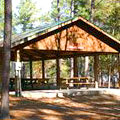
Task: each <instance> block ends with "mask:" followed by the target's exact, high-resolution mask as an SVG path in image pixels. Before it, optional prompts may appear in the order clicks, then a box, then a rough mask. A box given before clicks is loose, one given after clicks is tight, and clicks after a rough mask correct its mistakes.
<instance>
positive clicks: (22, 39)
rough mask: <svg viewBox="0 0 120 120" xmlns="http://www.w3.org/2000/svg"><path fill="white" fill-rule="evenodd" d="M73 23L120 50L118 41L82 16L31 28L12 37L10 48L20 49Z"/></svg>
mask: <svg viewBox="0 0 120 120" xmlns="http://www.w3.org/2000/svg"><path fill="white" fill-rule="evenodd" d="M73 25H77V26H78V27H80V28H82V29H83V30H85V31H86V32H88V33H90V34H91V35H93V36H94V37H96V38H97V39H99V40H101V41H102V42H104V43H105V44H107V45H109V46H110V47H112V48H113V49H115V50H117V51H118V52H120V41H118V40H117V39H115V38H114V37H112V36H110V35H109V34H107V33H106V32H104V31H103V30H101V29H100V28H98V27H97V26H95V25H93V24H92V23H90V22H89V21H87V20H85V19H83V18H82V17H77V18H75V19H70V20H67V21H65V22H59V23H56V24H52V25H47V26H46V27H43V28H37V29H33V30H32V31H30V32H28V33H24V34H22V35H19V36H16V37H14V39H13V41H12V49H20V48H23V47H25V46H27V45H30V44H32V43H35V42H37V41H39V40H41V39H44V38H46V37H49V36H51V35H54V34H56V33H58V32H61V31H63V30H65V29H67V28H69V27H71V26H73Z"/></svg>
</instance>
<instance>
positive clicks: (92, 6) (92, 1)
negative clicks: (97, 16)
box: [90, 0, 95, 22]
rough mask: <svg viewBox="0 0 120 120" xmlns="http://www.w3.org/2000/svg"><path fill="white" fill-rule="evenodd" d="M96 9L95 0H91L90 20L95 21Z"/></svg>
mask: <svg viewBox="0 0 120 120" xmlns="http://www.w3.org/2000/svg"><path fill="white" fill-rule="evenodd" d="M94 9H95V0H91V9H90V21H91V22H93V17H94V15H93V13H94Z"/></svg>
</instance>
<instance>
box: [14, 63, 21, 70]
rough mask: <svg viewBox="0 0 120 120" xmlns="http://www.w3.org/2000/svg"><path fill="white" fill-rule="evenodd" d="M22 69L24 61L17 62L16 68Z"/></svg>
mask: <svg viewBox="0 0 120 120" xmlns="http://www.w3.org/2000/svg"><path fill="white" fill-rule="evenodd" d="M21 69H22V63H21V62H16V65H15V70H21Z"/></svg>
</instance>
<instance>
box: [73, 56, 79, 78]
mask: <svg viewBox="0 0 120 120" xmlns="http://www.w3.org/2000/svg"><path fill="white" fill-rule="evenodd" d="M77 62H78V61H77V57H74V58H73V72H74V77H78V63H77Z"/></svg>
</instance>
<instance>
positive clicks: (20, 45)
mask: <svg viewBox="0 0 120 120" xmlns="http://www.w3.org/2000/svg"><path fill="white" fill-rule="evenodd" d="M16 50H20V51H21V59H22V60H23V61H24V60H25V61H26V60H29V59H33V60H40V59H55V58H66V57H73V56H80V55H82V56H83V55H95V54H111V53H115V54H117V53H120V41H118V40H117V39H115V38H113V37H111V36H110V35H108V34H107V33H105V32H104V31H103V30H101V29H100V28H98V27H96V26H95V25H93V24H92V23H90V22H89V21H87V20H85V19H83V18H82V17H78V18H75V19H70V20H68V21H66V22H60V23H57V24H53V25H50V26H48V25H47V27H43V28H37V29H33V30H32V31H30V32H28V33H24V34H22V35H19V36H16V37H14V39H13V40H12V60H14V59H15V54H14V52H15V51H16Z"/></svg>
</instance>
